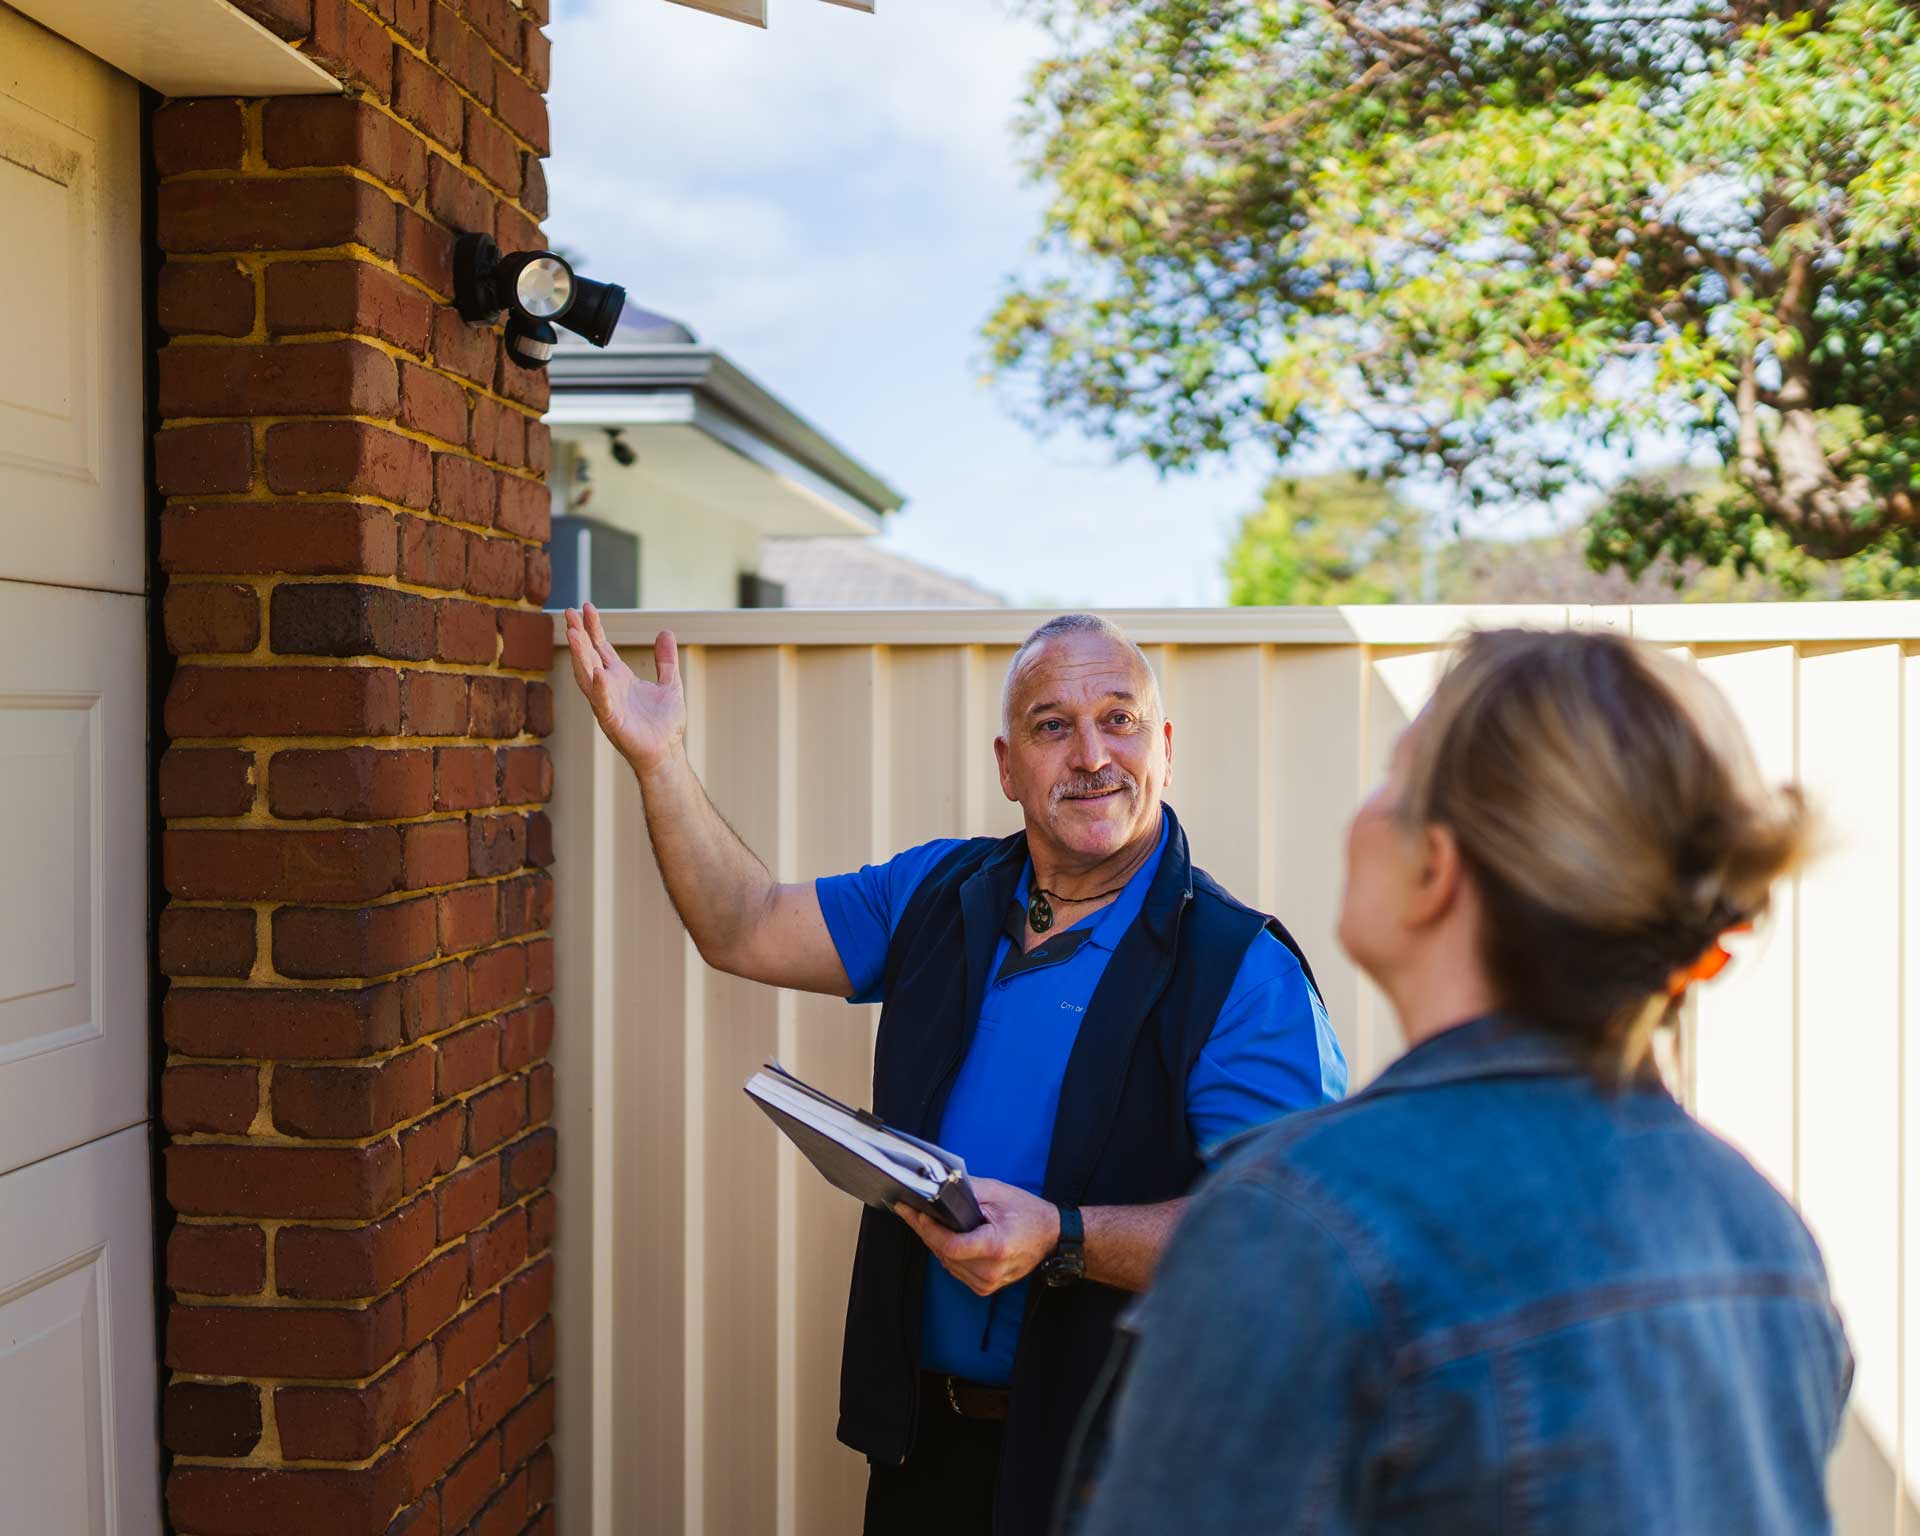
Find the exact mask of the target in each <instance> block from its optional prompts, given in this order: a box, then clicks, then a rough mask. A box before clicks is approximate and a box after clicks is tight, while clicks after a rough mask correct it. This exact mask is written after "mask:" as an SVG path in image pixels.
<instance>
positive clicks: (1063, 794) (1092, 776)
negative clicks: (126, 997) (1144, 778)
mask: <svg viewBox="0 0 1920 1536" xmlns="http://www.w3.org/2000/svg"><path fill="white" fill-rule="evenodd" d="M1110 789H1124V790H1125V791H1126V792H1127V793H1128V794H1129V795H1131V796H1132V797H1133V798H1135V799H1138V798H1139V797H1140V781H1139V780H1138V779H1136V778H1134V776H1133V775H1132V774H1130V773H1128V772H1127V770H1126V769H1124V768H1103V769H1101V770H1100V772H1098V773H1076V774H1073V775H1072V776H1071V777H1069V778H1066V779H1062V780H1061V781H1060V782H1059V783H1058V784H1056V785H1054V786H1053V788H1052V789H1050V790H1048V791H1047V800H1048V803H1049V804H1051V805H1058V804H1059V803H1060V802H1061V801H1062V800H1080V799H1084V798H1086V797H1087V796H1088V795H1098V794H1104V793H1105V792H1106V791H1108V790H1110Z"/></svg>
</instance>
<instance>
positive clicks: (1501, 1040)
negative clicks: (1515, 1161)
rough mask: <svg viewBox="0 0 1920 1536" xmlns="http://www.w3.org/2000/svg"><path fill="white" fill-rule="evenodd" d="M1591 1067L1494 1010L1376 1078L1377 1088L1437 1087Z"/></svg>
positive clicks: (1446, 1032) (1426, 1043)
mask: <svg viewBox="0 0 1920 1536" xmlns="http://www.w3.org/2000/svg"><path fill="white" fill-rule="evenodd" d="M1590 1070H1591V1068H1590V1067H1589V1065H1588V1063H1587V1061H1586V1060H1585V1058H1584V1057H1582V1056H1581V1055H1580V1054H1579V1052H1577V1051H1576V1050H1575V1049H1574V1048H1573V1047H1572V1046H1571V1045H1569V1044H1567V1043H1566V1042H1564V1041H1561V1040H1557V1039H1555V1038H1554V1037H1553V1036H1552V1035H1549V1034H1546V1033H1544V1032H1543V1031H1541V1030H1537V1029H1529V1028H1527V1027H1526V1026H1525V1025H1524V1024H1522V1023H1520V1022H1519V1021H1517V1020H1515V1019H1512V1018H1509V1017H1507V1016H1505V1015H1502V1014H1497V1013H1489V1014H1485V1015H1482V1016H1481V1017H1480V1018H1477V1019H1470V1020H1468V1021H1467V1022H1466V1023H1465V1024H1456V1025H1454V1026H1452V1027H1451V1028H1449V1029H1443V1030H1442V1031H1441V1032H1440V1033H1439V1034H1437V1035H1430V1036H1428V1037H1427V1038H1426V1039H1425V1040H1422V1041H1421V1042H1420V1043H1419V1044H1418V1045H1416V1046H1414V1047H1413V1049H1412V1050H1410V1051H1408V1052H1407V1053H1406V1054H1405V1055H1404V1056H1402V1057H1400V1058H1399V1060H1397V1061H1395V1062H1394V1063H1393V1064H1392V1065H1391V1066H1389V1067H1387V1068H1386V1070H1385V1071H1383V1072H1382V1073H1381V1074H1380V1075H1379V1076H1378V1077H1377V1078H1375V1079H1374V1081H1373V1089H1374V1090H1375V1091H1381V1092H1386V1091H1391V1090H1395V1089H1401V1088H1432V1087H1435V1086H1437V1085H1439V1084H1441V1083H1457V1082H1462V1081H1465V1080H1467V1079H1469V1078H1482V1077H1569V1076H1577V1075H1580V1074H1582V1073H1585V1072H1588V1071H1590Z"/></svg>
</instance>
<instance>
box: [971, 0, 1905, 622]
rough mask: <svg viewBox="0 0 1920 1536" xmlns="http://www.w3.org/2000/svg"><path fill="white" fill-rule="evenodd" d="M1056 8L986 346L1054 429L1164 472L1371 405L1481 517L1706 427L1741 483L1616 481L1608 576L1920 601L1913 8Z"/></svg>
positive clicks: (1607, 511)
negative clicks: (1022, 244) (1045, 188)
mask: <svg viewBox="0 0 1920 1536" xmlns="http://www.w3.org/2000/svg"><path fill="white" fill-rule="evenodd" d="M1029 3H1030V4H1031V5H1032V6H1033V8H1035V9H1036V10H1037V11H1038V12H1040V13H1041V14H1042V15H1043V16H1044V17H1045V18H1046V19H1047V21H1048V22H1049V24H1050V25H1051V26H1052V28H1053V35H1054V38H1055V47H1054V49H1053V50H1052V55H1051V57H1050V58H1049V59H1048V60H1047V61H1046V62H1044V63H1043V64H1042V65H1041V66H1040V67H1039V68H1038V70H1037V72H1036V74H1035V77H1034V80H1033V83H1032V88H1031V92H1030V96H1029V99H1028V122H1027V127H1028V129H1029V132H1030V134H1031V142H1032V143H1033V145H1034V163H1033V168H1034V171H1035V173H1036V175H1037V176H1039V177H1041V178H1043V179H1045V180H1047V181H1048V182H1050V183H1051V184H1052V187H1053V189H1054V196H1053V200H1052V203H1051V206H1050V208H1049V210H1048V213H1047V215H1046V219H1045V225H1044V229H1043V239H1042V255H1041V257H1040V260H1039V262H1038V269H1037V271H1036V272H1035V273H1034V274H1033V275H1032V276H1031V277H1030V278H1028V279H1026V280H1023V281H1022V282H1020V283H1019V284H1017V285H1015V286H1014V287H1012V288H1011V289H1010V291H1009V292H1008V293H1007V294H1006V295H1005V297H1004V299H1003V301H1002V303H1001V305H1000V307H999V309H998V311H997V312H996V313H995V314H994V316H993V317H992V318H991V320H990V321H989V322H988V326H987V334H988V339H989V342H990V344H991V348H992V359H993V363H994V366H995V369H996V371H998V372H999V373H1000V374H1001V375H1002V376H1003V377H1004V378H1005V379H1007V381H1008V382H1009V383H1010V384H1013V385H1015V386H1016V387H1017V388H1018V389H1019V390H1020V392H1021V397H1022V399H1023V400H1024V402H1025V407H1026V409H1028V410H1029V411H1030V412H1031V414H1032V416H1033V417H1034V419H1035V420H1036V421H1037V422H1045V423H1052V422H1057V421H1061V420H1066V421H1071V422H1074V423H1077V424H1079V425H1080V426H1082V427H1083V428H1085V429H1087V430H1089V431H1091V432H1093V433H1095V434H1098V435H1101V436H1104V437H1106V438H1108V439H1110V440H1111V441H1112V442H1113V443H1114V445H1115V447H1116V449H1117V451H1118V452H1119V453H1121V454H1122V455H1142V456H1144V457H1146V458H1147V459H1149V460H1150V461H1152V462H1153V463H1155V464H1157V465H1159V466H1161V467H1162V468H1165V469H1178V468H1183V467H1188V466H1191V465H1193V464H1195V463H1196V462H1198V461H1199V460H1201V459H1203V458H1206V457H1208V456H1211V455H1217V454H1221V453H1225V452H1228V451H1230V450H1233V449H1235V448H1236V447H1238V446H1240V445H1245V444H1255V445H1260V446H1263V447H1264V448H1267V449H1270V450H1271V451H1273V452H1274V453H1275V454H1277V455H1280V456H1285V455H1286V454H1288V453H1290V452H1292V451H1293V450H1294V449H1296V448H1298V447H1300V446H1302V445H1304V444H1306V443H1308V442H1310V441H1312V440H1313V439H1314V438H1315V437H1316V435H1318V434H1321V433H1324V432H1325V431H1326V430H1327V428H1328V427H1329V426H1330V425H1332V424H1334V423H1336V422H1337V423H1339V424H1340V426H1341V428H1342V430H1350V429H1352V427H1353V424H1354V423H1358V424H1359V430H1360V431H1361V432H1362V434H1363V437H1364V453H1365V457H1366V458H1367V460H1368V461H1369V462H1370V463H1373V464H1376V465H1378V466H1379V467H1380V468H1381V469H1382V470H1383V471H1384V472H1386V473H1387V474H1389V475H1392V474H1409V473H1435V472H1438V473H1443V474H1445V475H1448V476H1450V477H1452V478H1453V480H1454V482H1455V483H1456V484H1457V485H1458V487H1459V488H1460V490H1461V491H1462V493H1463V494H1464V495H1465V496H1467V497H1469V498H1471V499H1473V500H1474V501H1476V502H1477V501H1479V500H1482V499H1484V498H1507V497H1526V498H1535V497H1540V496H1545V495H1551V494H1553V493H1555V492H1557V491H1558V490H1560V489H1562V488H1564V487H1565V486H1566V485H1568V484H1569V483H1571V482H1573V481H1574V480H1577V479H1579V478H1580V477H1581V476H1582V474H1583V473H1584V471H1583V467H1582V466H1583V450H1587V449H1590V448H1592V447H1594V446H1595V445H1597V444H1602V443H1612V444H1615V445H1619V444H1623V443H1629V442H1631V441H1632V440H1633V439H1634V438H1635V437H1636V436H1637V435H1639V434H1642V433H1645V432H1648V431H1653V430H1659V431H1666V432H1669V433H1671V432H1679V433H1681V434H1683V435H1685V436H1687V437H1690V438H1692V439H1694V440H1704V441H1705V442H1707V443H1709V444H1710V445H1711V446H1712V447H1713V448H1714V449H1716V450H1717V451H1718V453H1719V454H1720V456H1721V459H1722V461H1723V462H1724V463H1725V465H1726V466H1727V469H1728V483H1729V484H1730V485H1731V487H1732V490H1731V492H1730V493H1728V494H1715V495H1713V496H1710V497H1703V496H1700V495H1697V494H1690V493H1679V494H1675V493H1670V492H1667V491H1664V490H1657V489H1656V490H1651V491H1649V490H1646V489H1645V488H1640V489H1637V490H1635V491H1634V492H1633V493H1632V494H1628V495H1624V496H1621V497H1616V498H1614V499H1612V500H1611V501H1609V502H1607V503H1606V504H1605V505H1604V507H1603V509H1602V510H1601V512H1600V513H1599V514H1598V515H1597V516H1596V517H1595V519H1594V521H1593V523H1592V526H1591V530H1590V541H1589V550H1588V552H1589V556H1590V558H1592V559H1593V560H1594V561H1595V563H1596V565H1618V566H1620V567H1622V568H1624V569H1625V570H1627V571H1628V572H1630V573H1635V574H1637V573H1638V572H1640V571H1642V570H1645V569H1647V568H1648V567H1649V566H1651V565H1653V564H1655V563H1656V562H1659V561H1661V560H1663V559H1664V560H1666V561H1668V562H1670V563H1674V564H1681V563H1696V564H1697V563H1700V562H1704V563H1706V564H1708V565H1713V566H1725V567H1727V568H1728V569H1730V570H1732V571H1734V572H1745V571H1748V570H1752V569H1756V568H1759V569H1767V568H1772V567H1774V566H1776V565H1779V564H1780V563H1781V562H1782V561H1787V562H1789V563H1791V559H1793V558H1798V559H1804V558H1806V557H1814V558H1818V559H1837V558H1843V557H1849V556H1862V557H1864V558H1863V560H1862V562H1861V564H1860V568H1861V569H1865V568H1867V567H1868V566H1872V567H1874V568H1875V569H1877V570H1878V571H1879V572H1880V573H1881V574H1880V578H1879V582H1880V586H1881V587H1882V588H1883V589H1884V590H1891V591H1903V590H1910V589H1912V588H1920V132H1916V127H1917V126H1920V123H1917V120H1920V7H1916V6H1915V5H1914V4H1912V3H1903V0H1829V3H1819V4H1811V5H1809V4H1804V3H1771V4H1769V3H1759V0H1713V3H1711V4H1698V3H1694V0H1595V3H1592V4H1584V5H1583V4H1578V3H1570V0H1561V3H1550V0H1549V3H1542V0H1029ZM1587 457H1588V458H1589V459H1590V456H1587ZM1910 584H1911V587H1910ZM1869 585H1871V584H1869Z"/></svg>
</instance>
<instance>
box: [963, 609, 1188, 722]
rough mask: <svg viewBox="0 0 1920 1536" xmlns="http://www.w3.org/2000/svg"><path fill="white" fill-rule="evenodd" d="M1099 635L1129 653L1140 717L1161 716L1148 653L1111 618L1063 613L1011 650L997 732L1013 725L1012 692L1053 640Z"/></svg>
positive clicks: (1158, 694) (1157, 681) (1153, 718)
mask: <svg viewBox="0 0 1920 1536" xmlns="http://www.w3.org/2000/svg"><path fill="white" fill-rule="evenodd" d="M1093 638H1098V639H1101V640H1105V641H1107V642H1108V643H1109V644H1111V645H1113V646H1115V647H1116V648H1118V649H1120V650H1123V651H1125V652H1127V653H1128V655H1130V656H1131V657H1132V658H1133V660H1134V662H1135V663H1136V667H1137V670H1138V672H1139V679H1140V689H1139V695H1140V699H1139V709H1140V713H1141V715H1142V717H1143V718H1145V719H1148V720H1152V721H1156V722H1157V721H1159V720H1160V719H1161V718H1162V711H1161V707H1160V680H1159V679H1158V678H1156V677H1155V676H1154V675H1153V668H1152V666H1151V665H1149V663H1148V661H1147V653H1146V652H1145V651H1143V650H1141V649H1140V647H1139V646H1137V645H1135V644H1134V643H1133V641H1132V640H1131V639H1129V638H1128V636H1127V632H1126V631H1125V630H1124V629H1122V628H1121V627H1120V626H1119V625H1118V624H1115V623H1114V622H1113V621H1112V620H1111V619H1103V618H1101V617H1100V615H1099V614H1097V613H1062V614H1057V615H1055V616H1054V617H1053V618H1051V619H1048V620H1047V622H1046V623H1044V624H1042V625H1041V626H1040V627H1039V628H1038V629H1036V630H1034V632H1033V633H1032V634H1030V635H1028V636H1027V638H1026V639H1025V640H1022V641H1021V642H1020V649H1019V650H1017V651H1015V652H1014V653H1013V659H1012V660H1011V661H1009V662H1008V663H1007V675H1006V679H1005V680H1004V681H1003V682H1002V683H1001V685H1000V734H1001V735H1003V736H1004V735H1006V734H1007V733H1008V732H1009V731H1011V730H1012V728H1013V702H1014V694H1015V693H1016V691H1017V690H1018V689H1019V686H1020V681H1021V679H1022V677H1023V676H1024V675H1025V674H1026V672H1027V671H1028V669H1029V668H1030V667H1031V665H1032V663H1033V662H1034V661H1035V660H1036V659H1037V658H1038V656H1039V655H1040V653H1041V652H1042V651H1044V650H1045V649H1046V647H1047V645H1048V643H1049V642H1051V641H1054V640H1064V639H1073V640H1085V639H1093Z"/></svg>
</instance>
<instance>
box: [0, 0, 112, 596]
mask: <svg viewBox="0 0 1920 1536" xmlns="http://www.w3.org/2000/svg"><path fill="white" fill-rule="evenodd" d="M0 59H4V60H6V62H7V64H8V65H17V67H12V68H0V292H4V293H7V294H9V295H12V296H13V298H14V300H15V302H14V303H13V304H12V306H11V308H10V309H9V312H8V336H7V356H8V366H7V367H6V368H5V369H0V534H4V537H0V578H13V579H17V580H26V581H42V582H57V583H60V584H62V585H69V586H89V587H103V588H108V589H112V590H116V591H123V592H136V591H139V590H140V588H141V586H142V585H143V582H144V578H145V566H144V542H143V536H142V529H141V518H140V516H139V512H138V508H139V505H140V500H141V494H142V490H141V463H142V437H143V435H144V426H143V421H142V412H141V397H140V392H141V370H140V368H139V367H138V365H137V363H136V362H135V360H136V359H138V357H139V356H140V348H141V316H140V270H139V253H140V237H139V230H138V227H137V223H136V222H135V220H136V218H137V211H138V208H139V189H138V184H137V180H136V178H137V176H138V168H139V154H138V144H139V125H138V116H137V93H136V89H135V87H134V85H133V82H132V81H130V80H128V79H127V78H126V77H125V76H123V75H118V74H115V73H114V72H113V71H112V70H109V69H106V68H105V67H103V66H102V65H101V64H100V63H99V62H98V61H97V60H94V59H91V58H89V57H87V56H86V55H85V54H83V53H81V52H80V50H78V49H77V48H75V47H74V46H73V45H72V44H71V43H68V42H66V41H65V40H63V39H61V38H57V37H55V36H54V35H53V34H52V33H50V32H47V31H45V30H44V29H42V28H40V27H38V26H36V25H34V24H33V23H32V22H29V21H27V20H26V19H25V18H24V17H22V16H20V15H18V14H17V13H15V12H13V11H10V10H8V9H7V8H6V7H5V6H4V5H0Z"/></svg>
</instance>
